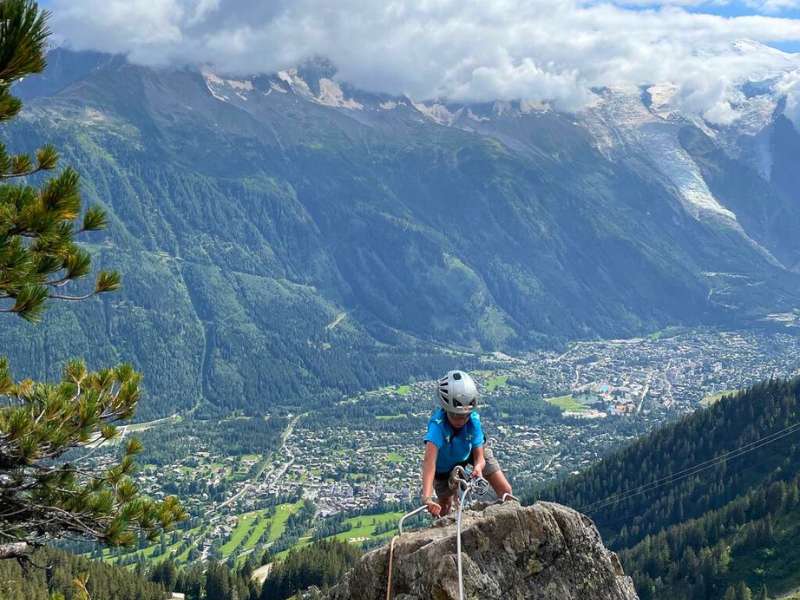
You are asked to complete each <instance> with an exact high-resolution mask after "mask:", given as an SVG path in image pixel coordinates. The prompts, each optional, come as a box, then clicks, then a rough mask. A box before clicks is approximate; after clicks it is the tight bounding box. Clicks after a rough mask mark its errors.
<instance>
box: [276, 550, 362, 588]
mask: <svg viewBox="0 0 800 600" xmlns="http://www.w3.org/2000/svg"><path fill="white" fill-rule="evenodd" d="M361 554H362V552H361V550H360V549H359V548H358V547H357V546H355V545H354V544H348V543H346V542H339V541H336V540H322V541H319V542H315V543H313V544H310V545H308V546H305V547H303V548H301V549H299V550H293V551H291V552H289V554H288V555H287V556H286V558H285V559H284V560H282V561H281V562H279V563H277V564H275V565H273V568H272V569H271V570H270V573H269V576H268V577H267V579H266V581H264V585H263V587H262V590H261V600H285V599H286V598H289V597H290V596H292V595H294V594H296V593H297V592H299V591H301V590H304V589H306V588H307V587H309V586H312V585H316V586H319V587H327V586H330V585H332V584H334V583H336V582H337V581H338V580H339V579H340V578H341V577H342V576H343V575H344V574H345V573H346V572H347V571H348V570H349V569H350V567H352V566H353V565H354V564H355V562H356V561H357V560H358V559H359V558H360V556H361Z"/></svg>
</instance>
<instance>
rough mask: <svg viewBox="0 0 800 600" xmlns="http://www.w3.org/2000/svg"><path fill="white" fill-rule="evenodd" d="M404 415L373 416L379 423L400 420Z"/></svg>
mask: <svg viewBox="0 0 800 600" xmlns="http://www.w3.org/2000/svg"><path fill="white" fill-rule="evenodd" d="M404 416H405V415H375V418H376V419H378V420H379V421H391V420H393V419H402V418H403V417H404Z"/></svg>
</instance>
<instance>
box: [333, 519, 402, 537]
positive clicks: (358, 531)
mask: <svg viewBox="0 0 800 600" xmlns="http://www.w3.org/2000/svg"><path fill="white" fill-rule="evenodd" d="M402 516H403V513H401V512H389V513H383V514H380V515H363V516H360V517H351V518H349V519H347V520H345V523H348V524H350V525H352V527H353V528H352V529H350V530H349V531H343V532H342V533H337V534H336V535H334V536H332V538H329V539H335V540H340V541H342V542H351V543H358V542H360V541H365V540H364V539H363V538H366V539H370V538H374V537H381V538H383V537H390V536H392V535H393V533H394V532H392V531H387V532H385V533H381V534H378V535H377V536H376V535H375V526H376V525H379V524H381V523H385V522H386V521H399V520H400V517H402ZM373 521H374V522H373ZM359 524H360V526H359Z"/></svg>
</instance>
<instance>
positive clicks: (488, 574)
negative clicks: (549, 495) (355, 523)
mask: <svg viewBox="0 0 800 600" xmlns="http://www.w3.org/2000/svg"><path fill="white" fill-rule="evenodd" d="M461 542H462V561H463V568H464V595H465V598H468V599H470V600H500V599H503V600H523V599H524V600H528V599H531V600H532V599H536V600H634V599H636V598H637V595H636V592H635V590H634V588H633V583H632V581H631V579H630V577H627V576H625V574H624V573H623V571H622V567H621V565H620V563H619V560H618V559H617V555H616V554H614V553H613V552H611V551H609V550H607V549H606V548H605V547H604V546H603V542H602V540H601V539H600V534H599V533H598V531H597V529H596V528H595V526H594V524H593V523H592V521H591V520H590V519H589V518H588V517H586V516H584V515H582V514H580V513H578V512H576V511H574V510H572V509H570V508H566V507H564V506H561V505H558V504H552V503H548V502H539V503H537V504H534V505H533V506H524V507H523V506H520V505H518V504H516V503H514V502H508V503H506V504H492V505H489V506H487V507H485V508H484V510H465V511H464V516H463V524H462V535H461ZM388 562H389V546H388V545H386V546H384V547H382V548H379V549H377V550H374V551H372V552H370V553H368V554H367V555H365V556H364V557H363V558H362V559H361V561H360V562H359V563H358V564H357V565H356V566H355V568H354V569H353V570H352V571H350V572H349V573H348V574H347V575H346V577H345V578H344V580H343V581H342V582H341V583H340V584H339V585H338V586H337V587H335V588H334V589H333V590H331V591H330V593H329V594H328V595H327V597H326V598H327V600H384V599H385V598H386V582H387V574H388ZM456 564H457V563H456V525H455V519H454V518H446V519H442V520H440V521H439V522H437V523H436V525H435V526H433V527H430V528H426V529H423V530H421V531H415V532H410V533H406V534H404V535H403V536H402V537H401V538H399V539H398V540H397V541H396V543H395V549H394V560H393V577H392V598H393V599H394V600H458V571H457V567H456Z"/></svg>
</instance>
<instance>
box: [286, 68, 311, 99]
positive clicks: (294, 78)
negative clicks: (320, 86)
mask: <svg viewBox="0 0 800 600" xmlns="http://www.w3.org/2000/svg"><path fill="white" fill-rule="evenodd" d="M278 79H280V80H281V81H283V82H284V83H286V84H287V85H288V86H289V89H291V90H292V91H294V92H295V93H297V94H299V95H300V96H305V97H306V98H315V96H314V94H313V92H312V91H311V88H310V87H308V84H307V83H306V82H305V81H304V80H303V78H302V77H300V75H298V73H297V69H287V70H285V71H278Z"/></svg>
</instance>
